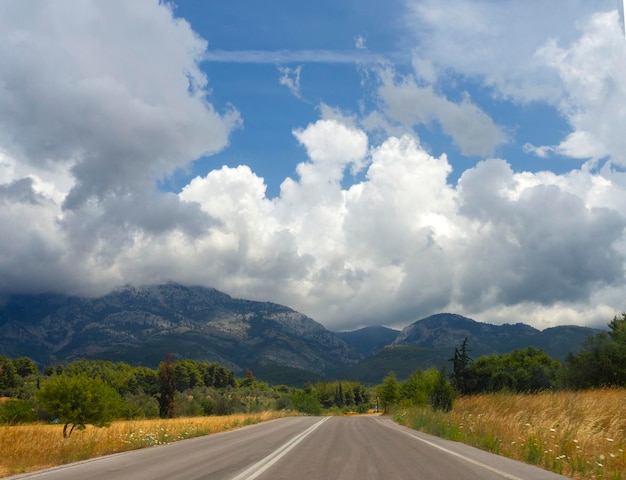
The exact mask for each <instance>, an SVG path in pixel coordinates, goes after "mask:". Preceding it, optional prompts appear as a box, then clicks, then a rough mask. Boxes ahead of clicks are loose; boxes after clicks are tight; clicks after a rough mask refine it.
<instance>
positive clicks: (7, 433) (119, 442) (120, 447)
mask: <svg viewBox="0 0 626 480" xmlns="http://www.w3.org/2000/svg"><path fill="white" fill-rule="evenodd" d="M285 415H286V414H285V413H282V412H274V411H272V412H263V413H257V414H241V415H229V416H224V417H193V418H174V419H158V420H131V421H119V422H114V423H113V424H112V425H111V426H110V427H109V428H95V427H91V426H88V427H87V429H85V430H82V431H74V433H73V434H72V436H71V437H70V438H67V439H64V438H63V433H62V431H63V425H42V424H35V425H18V426H0V452H2V454H1V455H0V477H5V476H8V475H13V474H16V473H24V472H31V471H34V470H40V469H42V468H48V467H53V466H56V465H63V464H66V463H70V462H75V461H79V460H85V459H88V458H93V457H99V456H102V455H107V454H110V453H117V452H123V451H127V450H134V449H137V448H143V447H149V446H152V445H161V444H166V443H171V442H174V441H177V440H182V439H185V438H191V437H197V436H201V435H207V434H209V433H217V432H222V431H225V430H231V429H234V428H238V427H242V426H245V425H252V424H255V423H259V422H263V421H267V420H272V419H275V418H279V417H283V416H285Z"/></svg>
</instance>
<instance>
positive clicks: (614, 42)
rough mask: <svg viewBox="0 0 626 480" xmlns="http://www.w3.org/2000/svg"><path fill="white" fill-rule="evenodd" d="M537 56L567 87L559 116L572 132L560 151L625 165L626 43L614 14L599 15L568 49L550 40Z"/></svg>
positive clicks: (559, 146) (559, 147)
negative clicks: (606, 157)
mask: <svg viewBox="0 0 626 480" xmlns="http://www.w3.org/2000/svg"><path fill="white" fill-rule="evenodd" d="M538 57H539V58H542V59H543V60H544V61H545V62H546V64H547V65H549V66H550V67H552V69H553V70H554V71H556V72H558V74H559V76H560V78H561V81H562V82H563V86H564V96H563V99H562V102H561V111H562V112H563V114H564V115H565V117H566V118H567V120H568V121H569V123H570V124H571V126H572V128H573V129H574V131H573V132H572V133H571V134H569V135H568V136H567V137H566V138H565V139H564V140H563V141H562V142H561V144H560V145H558V146H557V147H556V150H557V151H558V152H559V153H561V154H563V155H567V156H570V157H573V158H594V159H597V158H601V157H603V156H607V155H608V156H610V157H611V159H612V161H613V162H614V163H615V164H617V165H620V166H626V154H625V153H624V152H626V138H625V137H624V135H623V132H622V131H621V128H619V125H623V124H624V122H625V121H626V109H625V108H624V105H625V104H626V41H625V40H624V36H623V34H622V32H621V30H620V27H619V24H618V15H617V12H616V11H612V12H608V13H603V14H596V15H594V16H593V17H592V18H591V19H590V20H589V21H588V22H586V23H585V25H584V27H583V31H582V36H581V37H580V38H579V39H577V40H575V41H574V42H572V43H571V44H570V45H569V46H566V47H561V46H559V44H558V43H557V42H556V41H550V42H548V43H546V45H544V47H543V48H542V49H540V50H539V51H538Z"/></svg>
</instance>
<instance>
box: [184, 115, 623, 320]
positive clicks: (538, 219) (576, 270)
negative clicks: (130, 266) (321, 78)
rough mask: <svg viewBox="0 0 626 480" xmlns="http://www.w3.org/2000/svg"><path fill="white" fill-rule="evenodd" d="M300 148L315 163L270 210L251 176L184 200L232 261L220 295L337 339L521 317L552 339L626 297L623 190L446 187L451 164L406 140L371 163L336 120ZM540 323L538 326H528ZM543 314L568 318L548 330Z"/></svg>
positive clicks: (212, 179)
mask: <svg viewBox="0 0 626 480" xmlns="http://www.w3.org/2000/svg"><path fill="white" fill-rule="evenodd" d="M294 135H295V136H296V138H297V139H298V140H299V141H300V142H301V143H302V145H303V146H304V147H305V148H306V150H307V152H308V155H309V161H308V162H305V163H303V164H300V165H299V166H298V170H297V171H298V177H297V178H294V179H286V180H285V182H284V183H283V186H282V188H281V195H280V196H279V197H277V198H275V199H273V200H269V199H267V198H266V196H265V185H264V183H263V180H262V179H261V178H259V177H257V176H256V175H254V173H253V172H252V171H250V169H249V168H248V167H243V166H242V167H238V168H227V167H223V168H222V169H221V170H219V171H214V172H211V173H209V175H207V176H206V177H204V178H196V179H195V180H193V181H192V182H191V183H190V184H189V186H188V187H187V188H185V190H184V191H183V193H181V197H183V198H184V200H185V201H190V202H191V201H193V202H197V203H199V204H200V205H201V207H202V208H203V209H204V210H205V211H206V212H207V213H209V214H210V215H211V217H213V218H216V219H218V220H219V221H220V224H219V225H216V226H215V227H213V228H212V230H211V233H210V235H209V236H207V237H205V238H204V239H203V241H202V243H203V244H204V245H206V246H207V248H210V249H211V251H214V250H213V249H214V248H218V245H219V248H220V250H219V252H220V254H219V255H212V256H211V258H213V259H214V260H213V261H214V262H224V261H225V260H224V259H226V258H228V259H231V260H232V264H231V266H230V268H231V269H232V273H231V274H229V275H226V276H222V278H221V279H219V280H217V281H218V282H219V285H220V286H222V287H227V288H230V289H231V291H232V290H235V291H239V292H242V293H245V294H247V295H248V296H250V295H252V296H255V297H258V296H262V295H263V294H268V293H270V292H273V293H272V298H274V299H280V301H283V302H285V303H288V304H290V305H292V306H295V307H297V308H299V309H301V310H303V311H305V312H307V313H309V314H311V315H313V316H314V317H315V318H318V319H320V320H321V321H323V322H324V323H326V324H327V325H329V326H331V327H332V326H342V327H344V328H346V327H350V326H352V327H356V326H358V325H364V324H376V323H377V322H380V319H381V318H384V319H386V321H387V322H389V321H390V320H393V321H396V322H397V325H402V324H406V323H407V322H409V321H412V320H415V319H417V318H420V317H421V316H424V315H428V314H430V313H434V312H438V311H442V310H446V309H452V308H453V309H454V310H455V311H459V312H462V313H466V314H470V315H471V314H475V313H476V312H485V315H489V317H488V318H485V320H487V319H489V320H492V321H504V320H509V321H510V318H508V319H505V318H503V317H502V312H504V311H508V312H509V313H511V312H514V311H517V312H519V314H520V316H521V318H523V319H524V320H527V321H529V323H535V324H537V325H538V326H544V327H545V326H550V325H554V324H555V323H554V322H556V321H557V320H558V319H563V318H567V319H568V320H569V322H574V323H583V321H584V320H583V316H584V315H588V314H590V313H589V312H590V309H589V307H587V305H588V302H589V301H590V299H591V298H597V296H598V294H599V293H598V292H601V291H608V290H611V289H616V288H619V287H620V285H622V284H623V278H624V255H625V254H626V251H625V250H624V248H623V241H624V238H623V232H624V227H625V226H626V219H625V218H626V217H625V215H624V213H626V212H623V211H618V210H616V209H614V208H613V207H612V205H613V204H614V202H615V200H616V198H617V197H619V196H621V195H623V194H624V190H623V189H622V188H620V187H619V186H618V185H615V184H614V183H612V182H610V181H609V180H607V179H605V178H604V177H602V176H600V175H597V174H591V173H589V172H588V171H576V172H572V173H570V174H568V175H556V174H549V173H539V174H532V173H528V172H525V173H514V172H513V171H512V169H511V167H510V166H509V165H508V164H507V162H505V161H504V160H490V161H486V162H483V163H480V164H479V165H477V166H476V167H475V168H473V169H470V170H468V171H467V172H465V173H464V175H463V176H462V177H461V180H460V181H459V184H458V186H451V185H449V183H448V182H447V177H448V175H449V174H450V172H451V167H450V165H449V163H448V161H447V158H446V156H445V155H443V156H441V157H438V158H436V157H432V156H431V155H429V154H428V153H426V151H425V150H424V149H423V148H422V147H421V146H420V145H419V143H418V142H417V141H416V139H415V138H414V137H411V136H404V137H402V138H395V137H392V138H389V139H387V140H386V141H384V142H383V143H382V144H380V145H377V146H373V147H371V148H370V150H369V153H368V151H367V137H365V135H364V133H363V132H362V131H359V130H358V129H357V128H355V127H351V126H346V125H343V124H342V123H340V122H339V121H337V120H330V119H326V120H320V121H318V122H316V123H315V124H311V125H309V126H308V127H306V128H305V129H302V130H296V131H295V132H294ZM364 156H367V157H368V161H367V166H366V167H365V168H366V175H365V178H364V180H363V181H361V182H358V183H356V184H354V185H352V186H351V187H349V188H342V187H341V182H340V180H341V177H342V175H343V173H342V172H344V171H345V170H346V168H347V167H348V165H350V164H351V163H354V162H357V163H359V162H361V159H362V158H363V157H364ZM616 196H617V197H616ZM620 198H621V197H620ZM251 239H254V241H251ZM206 242H208V243H206ZM209 244H213V246H212V247H209ZM207 257H208V255H207ZM235 265H237V266H238V268H235ZM285 266H287V267H286V268H283V267H285ZM203 268H204V267H203ZM242 270H243V271H242ZM269 272H271V275H272V277H271V278H272V286H268V284H267V282H265V281H264V279H266V278H267V277H266V275H268V274H269ZM185 275H186V274H185ZM185 275H183V277H184V276H185ZM187 278H188V277H187ZM555 305H561V306H560V307H559V308H556V307H555ZM608 309H609V307H608V306H606V305H605V306H604V307H602V308H601V305H598V306H597V309H596V310H594V312H595V315H599V314H600V313H599V312H603V313H606V311H607V310H608ZM532 312H542V313H541V315H539V313H538V317H537V318H535V319H534V320H533V316H532ZM547 312H560V313H559V314H555V315H553V316H552V317H550V318H552V323H550V321H549V320H547ZM481 318H484V317H481ZM594 318H595V317H594Z"/></svg>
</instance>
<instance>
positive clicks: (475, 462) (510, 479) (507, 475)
mask: <svg viewBox="0 0 626 480" xmlns="http://www.w3.org/2000/svg"><path fill="white" fill-rule="evenodd" d="M376 421H377V422H380V423H381V424H383V425H385V426H386V427H388V428H391V429H393V430H396V431H398V432H400V433H404V434H405V435H406V436H408V437H411V438H412V439H414V440H419V441H420V442H423V443H425V444H427V445H430V446H431V447H434V448H436V449H438V450H441V451H442V452H446V453H447V454H449V455H452V456H455V457H457V458H460V459H461V460H464V461H466V462H468V463H471V464H473V465H476V466H478V467H481V468H484V469H485V470H489V471H490V472H493V473H495V474H496V475H500V476H502V477H504V478H507V479H508V480H524V479H522V478H519V477H516V476H515V475H511V474H510V473H507V472H503V471H502V470H498V469H497V468H494V467H491V466H489V465H487V464H486V463H482V462H479V461H478V460H474V459H472V458H469V457H466V456H465V455H461V454H460V453H457V452H453V451H452V450H448V449H447V448H445V447H442V446H441V445H437V444H436V443H433V442H430V441H428V440H426V439H424V438H420V437H418V436H417V435H414V434H413V433H411V432H407V431H406V430H404V429H402V428H400V427H397V426H396V425H395V424H393V423H389V422H383V421H382V420H380V419H378V418H377V419H376Z"/></svg>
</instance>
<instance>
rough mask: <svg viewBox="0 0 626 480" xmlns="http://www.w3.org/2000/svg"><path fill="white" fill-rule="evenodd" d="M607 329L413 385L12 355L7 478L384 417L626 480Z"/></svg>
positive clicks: (420, 377)
mask: <svg viewBox="0 0 626 480" xmlns="http://www.w3.org/2000/svg"><path fill="white" fill-rule="evenodd" d="M608 327H609V331H608V332H606V333H600V334H597V335H594V336H592V337H590V338H589V339H588V340H587V341H586V342H585V343H584V344H583V346H582V347H581V349H580V351H579V352H577V353H575V354H570V355H569V356H568V357H567V358H566V359H565V361H564V362H559V361H557V360H554V359H552V358H550V357H549V356H548V355H547V354H546V353H545V352H543V351H542V350H539V349H537V348H534V347H528V348H526V349H521V350H514V351H512V352H510V353H507V354H499V355H490V356H481V357H479V358H477V359H473V358H472V357H471V344H470V343H469V341H468V340H467V339H466V340H465V341H464V342H463V343H462V344H461V345H457V346H455V348H454V352H453V355H452V358H450V363H451V364H452V369H451V370H452V371H451V373H450V374H447V373H446V370H445V368H444V367H442V368H441V369H437V368H431V369H429V370H426V371H422V370H421V369H417V370H415V371H414V372H413V373H412V374H411V375H410V376H408V378H405V379H403V380H401V381H400V380H398V378H397V377H396V375H395V373H393V372H390V373H389V374H388V375H387V376H386V377H385V378H384V379H383V381H382V383H381V384H380V385H378V386H373V387H368V386H365V385H363V384H362V383H360V382H354V381H339V380H337V381H317V382H315V384H313V383H311V382H306V383H305V384H304V385H303V387H302V388H294V387H290V386H287V385H273V386H270V385H268V384H267V383H265V382H260V381H258V380H256V379H255V377H254V374H253V372H251V371H247V372H246V374H245V376H243V377H241V378H236V376H235V374H234V373H233V372H232V371H230V370H228V369H227V368H225V367H223V366H221V365H219V364H217V363H214V362H213V363H212V362H202V361H195V360H189V359H172V358H170V357H169V356H168V357H166V358H165V359H164V361H163V362H161V364H160V365H159V367H158V368H157V369H156V370H152V369H150V368H147V367H143V366H135V367H133V366H130V365H128V364H126V363H121V362H120V363H113V362H109V361H104V360H78V361H75V362H73V363H70V364H68V365H54V366H47V367H45V368H44V369H43V371H40V370H39V368H38V366H37V365H36V364H35V363H34V362H32V361H31V360H30V359H28V358H26V357H21V358H16V359H10V358H7V357H4V356H0V451H2V453H3V454H2V456H1V457H0V475H8V474H11V473H16V472H22V471H30V470H33V469H37V468H45V467H47V466H52V465H57V464H61V463H67V462H71V461H76V460H80V459H85V458H90V457H93V456H97V455H103V454H106V453H113V452H118V451H122V450H128V449H133V448H140V447H144V446H150V445H156V444H160V443H167V442H170V441H174V440H176V439H182V438H189V437H190V436H197V435H204V434H206V433H211V432H215V431H220V429H227V428H233V427H238V426H241V425H247V424H250V423H256V422H258V421H262V420H266V419H270V418H276V417H278V416H285V415H290V414H306V415H343V414H348V413H366V412H383V413H388V414H391V415H393V416H394V418H395V419H396V420H397V421H398V422H400V423H403V424H405V425H407V426H410V427H412V428H417V429H419V430H423V431H425V432H428V433H432V434H435V435H439V436H442V437H447V438H450V439H453V440H459V441H463V442H467V443H470V444H472V445H475V446H478V447H480V448H483V449H486V450H489V451H492V452H494V453H498V454H501V455H506V456H509V457H511V458H515V459H518V460H522V461H526V462H528V463H531V464H535V465H539V466H541V467H544V468H546V469H549V470H553V471H555V472H558V473H562V474H564V475H569V476H573V477H575V478H602V479H605V478H606V479H613V480H615V479H623V478H626V473H624V472H626V457H625V455H624V448H625V447H626V314H622V316H621V317H615V318H614V319H613V320H612V321H611V322H610V323H609V324H608ZM451 353H452V352H451ZM218 419H219V420H218ZM217 425H221V426H217ZM97 427H109V428H106V429H99V428H97ZM76 430H79V431H80V433H79V434H77V433H75V431H76ZM53 436H56V437H58V438H57V439H56V440H52V437H53ZM52 451H56V452H58V455H57V454H56V453H55V454H52V453H51V452H52Z"/></svg>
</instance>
